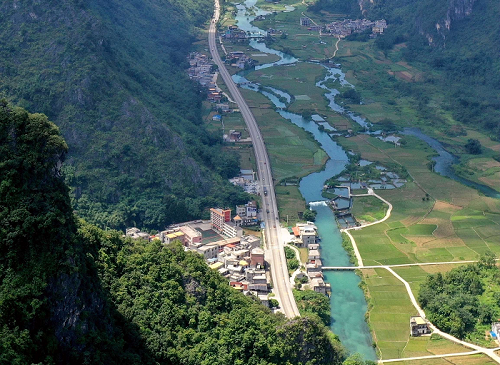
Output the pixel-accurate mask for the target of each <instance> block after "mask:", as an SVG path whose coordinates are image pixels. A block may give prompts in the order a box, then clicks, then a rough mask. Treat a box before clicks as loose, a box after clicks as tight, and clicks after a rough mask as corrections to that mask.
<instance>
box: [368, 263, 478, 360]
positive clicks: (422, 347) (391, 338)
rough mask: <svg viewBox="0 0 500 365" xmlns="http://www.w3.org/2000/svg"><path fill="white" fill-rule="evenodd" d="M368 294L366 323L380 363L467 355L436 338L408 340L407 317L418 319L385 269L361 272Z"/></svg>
mask: <svg viewBox="0 0 500 365" xmlns="http://www.w3.org/2000/svg"><path fill="white" fill-rule="evenodd" d="M362 272H363V276H364V282H365V284H366V285H367V287H368V290H369V296H368V297H369V299H368V306H369V315H368V322H369V324H370V327H371V329H372V332H373V337H374V340H375V342H376V344H377V351H378V355H379V357H380V358H381V359H395V358H401V357H415V356H428V355H438V354H443V353H459V352H467V351H470V350H469V349H467V348H465V347H463V346H460V345H457V344H455V343H453V342H451V341H448V340H446V339H443V338H441V337H439V336H433V337H431V336H422V337H411V336H410V325H409V316H411V315H418V313H417V312H416V310H415V308H414V307H413V305H412V304H411V301H410V298H409V297H408V293H407V292H406V289H405V287H404V285H403V283H401V281H399V280H398V279H396V278H395V277H394V276H393V275H392V274H391V273H390V272H389V271H387V270H385V269H382V268H381V269H363V270H362Z"/></svg>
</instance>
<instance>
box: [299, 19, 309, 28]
mask: <svg viewBox="0 0 500 365" xmlns="http://www.w3.org/2000/svg"><path fill="white" fill-rule="evenodd" d="M299 22H300V25H301V26H303V27H308V26H310V25H311V19H309V18H308V17H300V20H299Z"/></svg>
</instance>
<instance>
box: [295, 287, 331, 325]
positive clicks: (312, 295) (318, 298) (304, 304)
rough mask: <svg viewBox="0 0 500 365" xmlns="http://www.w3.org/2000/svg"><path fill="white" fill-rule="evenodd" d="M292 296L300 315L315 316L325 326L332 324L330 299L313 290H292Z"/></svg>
mask: <svg viewBox="0 0 500 365" xmlns="http://www.w3.org/2000/svg"><path fill="white" fill-rule="evenodd" d="M293 296H294V297H295V301H296V302H297V307H298V308H299V312H300V314H301V315H306V314H307V315H313V316H317V317H318V318H319V319H320V320H321V321H322V322H323V323H324V324H325V325H326V326H329V325H330V324H331V322H332V318H331V314H330V312H331V309H330V299H329V298H328V297H327V296H326V295H324V294H321V293H317V292H315V291H314V290H293Z"/></svg>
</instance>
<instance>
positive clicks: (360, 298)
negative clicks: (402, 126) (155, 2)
mask: <svg viewBox="0 0 500 365" xmlns="http://www.w3.org/2000/svg"><path fill="white" fill-rule="evenodd" d="M255 3H256V0H247V1H246V2H245V3H244V5H239V6H238V14H237V16H236V19H237V20H238V22H237V25H238V27H239V28H240V29H243V30H245V31H251V32H259V31H261V30H260V29H259V28H257V27H254V26H253V25H251V24H250V23H251V21H252V20H253V18H254V16H248V14H247V13H246V10H245V7H246V8H251V7H254V6H255ZM254 10H255V12H254V13H255V15H265V14H266V12H263V11H261V10H258V9H255V8H254ZM250 46H251V47H253V48H255V49H257V50H259V51H261V52H266V53H272V54H276V55H278V56H280V60H279V61H277V62H274V63H272V64H265V65H260V66H258V67H256V69H262V68H266V67H272V66H274V65H285V64H290V63H294V62H297V59H295V58H294V57H291V56H289V55H286V54H284V53H282V52H279V51H276V50H273V49H270V48H268V47H267V46H266V45H265V44H264V43H258V42H256V41H251V42H250ZM244 74H245V73H241V74H239V75H234V76H233V80H234V81H235V82H237V83H240V84H242V87H244V88H247V89H250V90H253V91H258V90H259V88H258V85H256V84H253V83H251V82H249V81H248V80H247V79H246V78H245V77H244V76H243V75H244ZM330 79H339V81H340V82H347V81H345V75H344V74H343V73H342V71H341V70H340V69H336V68H327V75H326V77H325V78H324V79H323V80H321V81H319V82H318V83H317V86H318V87H321V88H324V89H325V90H326V91H327V94H331V97H329V99H330V107H331V108H332V110H334V111H336V112H344V110H343V109H342V110H340V109H339V108H341V107H340V106H339V105H337V104H336V103H335V101H334V96H335V95H336V94H337V93H338V92H336V90H335V89H328V88H327V87H326V86H325V85H324V83H325V82H326V81H327V80H330ZM260 92H261V93H262V94H263V95H264V96H266V97H267V98H268V99H269V100H270V101H271V102H273V104H274V105H275V106H276V108H277V112H278V113H279V114H280V115H281V116H282V117H283V118H285V119H287V120H289V121H291V122H292V123H294V124H295V125H297V126H299V127H301V128H303V129H305V130H306V131H309V132H311V133H312V135H313V136H314V138H315V139H316V141H318V142H319V143H320V144H321V147H322V148H323V150H324V151H325V152H326V153H327V154H328V156H329V157H330V159H329V160H328V161H327V163H326V165H325V168H324V170H322V171H319V172H316V173H312V174H310V175H308V176H306V177H304V178H303V179H302V180H301V183H300V187H299V188H300V192H301V193H302V195H303V196H304V198H305V200H306V202H308V203H310V204H311V208H312V209H314V210H316V212H317V216H316V225H317V227H318V234H319V236H320V237H321V256H322V261H323V265H325V266H348V265H351V264H350V263H349V257H348V255H347V253H346V252H345V250H344V249H343V247H342V238H341V235H340V232H339V229H338V227H337V224H336V222H335V217H334V214H333V212H332V211H331V209H330V208H329V207H328V206H327V205H326V204H325V202H324V201H323V200H324V198H323V197H322V196H321V191H322V189H323V185H324V183H325V181H326V180H327V179H329V178H330V177H332V176H334V175H337V174H338V173H340V172H341V171H342V170H343V169H344V167H345V165H346V164H347V163H348V158H347V155H346V153H345V151H344V150H343V149H342V147H340V146H339V145H338V144H337V143H336V142H334V141H333V140H332V139H331V138H330V137H329V135H328V134H327V133H324V132H321V131H319V128H318V125H317V124H316V123H314V122H310V121H306V120H304V118H302V116H300V115H298V114H294V113H290V112H288V111H286V110H283V108H285V107H286V104H285V103H283V102H282V101H280V98H281V100H283V98H285V99H286V100H287V102H288V103H289V102H290V101H291V99H292V97H291V95H289V94H287V93H285V92H284V91H281V90H277V89H273V88H264V89H261V91H260ZM328 96H330V95H327V97H328ZM350 114H351V115H350V116H351V117H352V118H356V119H358V120H356V122H358V123H360V124H361V125H363V124H362V123H364V119H363V118H360V117H356V116H354V114H352V113H350ZM325 280H326V281H327V282H329V283H330V284H331V287H332V295H331V297H330V303H331V317H332V325H331V330H332V332H333V333H335V334H337V335H338V336H339V338H340V340H341V341H342V343H343V344H344V346H345V347H346V348H347V349H348V350H349V351H350V352H351V353H356V352H358V353H360V354H361V355H363V357H364V358H365V359H369V360H376V354H375V350H374V348H373V347H372V338H371V334H370V330H369V328H368V325H367V324H366V321H365V313H366V310H367V304H366V300H365V297H364V294H363V291H362V290H361V289H360V288H359V286H358V285H359V283H360V278H359V277H358V276H357V275H356V274H355V273H353V272H351V271H344V272H331V271H330V272H325Z"/></svg>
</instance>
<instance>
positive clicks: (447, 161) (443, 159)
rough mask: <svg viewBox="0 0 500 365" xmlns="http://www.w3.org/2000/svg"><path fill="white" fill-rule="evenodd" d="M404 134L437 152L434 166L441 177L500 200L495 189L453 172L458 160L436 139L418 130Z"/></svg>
mask: <svg viewBox="0 0 500 365" xmlns="http://www.w3.org/2000/svg"><path fill="white" fill-rule="evenodd" d="M403 133H404V134H407V135H410V136H414V137H417V138H418V139H420V140H422V141H424V142H426V143H427V144H428V145H429V146H431V147H432V148H433V149H435V150H436V152H437V153H438V156H435V157H433V158H432V160H433V161H435V162H436V165H435V166H434V171H435V172H437V173H438V174H440V175H443V176H447V177H449V178H451V179H453V180H455V181H458V182H459V183H462V184H464V185H467V186H470V187H471V188H474V189H477V190H479V191H480V192H482V193H483V194H484V195H486V196H489V197H490V198H497V199H500V192H498V191H496V190H495V189H492V188H490V187H489V186H486V185H483V184H478V183H476V182H474V181H470V180H467V179H464V178H463V177H461V176H458V175H457V174H456V173H455V170H453V165H454V164H456V163H457V162H458V158H457V157H456V156H454V155H452V154H451V153H449V152H448V151H446V150H445V149H444V147H443V145H442V144H441V143H440V142H439V141H437V140H436V139H434V138H432V137H429V136H428V135H426V134H424V133H422V131H421V130H419V129H417V128H405V130H404V131H403Z"/></svg>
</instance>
